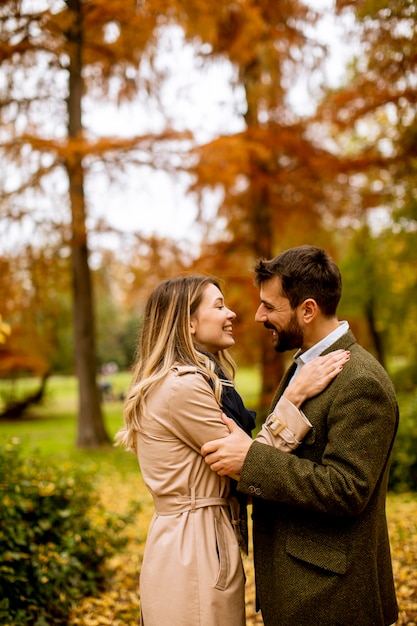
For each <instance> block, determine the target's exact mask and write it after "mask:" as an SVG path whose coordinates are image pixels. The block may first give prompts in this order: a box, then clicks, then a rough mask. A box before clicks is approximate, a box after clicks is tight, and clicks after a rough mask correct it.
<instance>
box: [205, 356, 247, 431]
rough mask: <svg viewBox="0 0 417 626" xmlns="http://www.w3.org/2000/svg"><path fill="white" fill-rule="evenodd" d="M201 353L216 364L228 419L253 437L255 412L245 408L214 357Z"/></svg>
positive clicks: (224, 409)
mask: <svg viewBox="0 0 417 626" xmlns="http://www.w3.org/2000/svg"><path fill="white" fill-rule="evenodd" d="M200 352H201V353H202V354H204V355H205V356H206V357H208V358H209V359H210V361H212V363H214V373H215V374H216V376H217V377H218V378H219V380H220V382H221V384H222V393H221V399H220V401H221V408H222V410H223V411H224V413H226V415H227V417H230V418H231V419H232V420H234V421H235V422H236V424H237V425H238V426H240V428H241V429H242V430H244V431H245V433H246V434H247V435H249V436H250V437H251V436H252V430H253V429H254V428H255V419H256V413H255V411H250V410H249V409H247V408H246V407H245V405H244V404H243V400H242V398H241V397H240V395H239V394H238V392H237V391H236V389H235V386H234V384H233V382H232V381H231V380H229V379H228V378H227V376H226V375H225V373H224V372H223V370H222V369H221V367H220V365H219V364H218V362H217V361H216V359H215V358H214V357H213V355H211V354H209V353H208V352H203V351H202V350H200ZM211 386H212V385H211Z"/></svg>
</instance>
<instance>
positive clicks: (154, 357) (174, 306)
mask: <svg viewBox="0 0 417 626" xmlns="http://www.w3.org/2000/svg"><path fill="white" fill-rule="evenodd" d="M210 284H213V285H215V286H216V287H217V288H218V289H219V290H220V291H222V289H221V287H220V284H219V281H218V280H217V279H216V278H214V277H211V276H198V275H192V276H183V277H179V278H170V279H168V280H164V281H163V282H162V283H160V284H159V285H158V286H157V287H156V288H155V289H154V291H153V292H152V293H151V295H150V296H149V298H148V301H147V303H146V306H145V311H144V315H143V322H142V329H141V332H140V337H139V342H138V346H137V351H136V361H135V364H134V366H133V371H132V379H131V383H130V387H129V391H128V395H127V399H126V402H125V405H124V410H123V417H124V426H123V427H122V428H121V430H119V432H118V433H117V434H116V437H115V439H116V444H123V445H124V446H125V447H126V449H127V450H129V451H131V452H133V453H136V433H137V432H138V430H139V429H140V422H141V419H142V418H143V417H144V415H145V414H146V399H147V397H148V396H149V394H150V393H151V392H152V391H153V389H154V388H155V387H156V385H158V383H159V382H160V381H161V380H162V379H163V378H164V377H165V376H166V375H167V374H168V372H169V371H170V370H171V368H172V367H173V366H174V365H178V364H180V365H195V366H196V367H198V368H199V370H200V371H201V372H202V374H203V375H204V376H205V377H206V378H207V380H208V381H209V382H210V383H211V386H212V388H213V390H214V395H215V397H216V400H217V401H218V403H219V405H220V398H221V392H222V385H221V382H220V379H219V378H218V376H217V375H216V374H215V363H213V361H212V360H211V359H210V358H209V357H208V356H207V355H206V354H204V353H203V352H200V351H199V350H198V346H195V345H194V343H193V340H192V335H191V326H190V318H191V317H192V315H193V314H194V313H195V312H196V311H197V309H198V307H199V306H200V304H201V300H202V297H203V292H204V290H205V288H206V287H207V285H210ZM216 360H217V362H218V364H219V365H220V367H221V369H222V371H223V372H224V373H225V374H226V375H227V376H229V377H230V379H231V380H233V378H234V375H235V363H234V361H233V359H232V358H231V356H230V355H229V354H228V353H227V351H226V350H220V351H219V352H218V354H216Z"/></svg>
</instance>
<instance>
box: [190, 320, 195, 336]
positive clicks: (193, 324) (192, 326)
mask: <svg viewBox="0 0 417 626" xmlns="http://www.w3.org/2000/svg"><path fill="white" fill-rule="evenodd" d="M190 332H191V334H192V335H195V323H194V320H190Z"/></svg>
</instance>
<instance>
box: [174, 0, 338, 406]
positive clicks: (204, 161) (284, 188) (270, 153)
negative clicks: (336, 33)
mask: <svg viewBox="0 0 417 626" xmlns="http://www.w3.org/2000/svg"><path fill="white" fill-rule="evenodd" d="M182 7H183V11H184V15H183V17H182V19H181V20H180V21H181V23H183V24H184V29H185V33H186V36H188V37H190V38H191V37H194V40H195V38H196V36H197V35H198V38H199V39H198V40H197V41H200V44H201V45H200V54H201V56H202V57H203V58H206V57H210V58H212V57H214V58H217V59H219V58H220V59H224V60H225V62H226V61H227V62H229V63H231V64H232V67H233V70H234V87H235V88H236V89H241V90H243V93H244V102H243V104H242V107H241V111H240V112H241V116H242V127H243V130H242V131H241V132H238V133H233V134H228V135H223V136H220V137H216V138H214V139H213V140H212V141H210V142H209V143H207V144H205V145H203V146H200V147H198V148H197V149H196V150H195V152H194V153H193V157H194V161H191V163H190V171H191V172H192V173H193V175H194V177H195V178H194V184H193V185H192V190H193V191H194V192H195V193H196V195H197V197H202V198H204V191H205V190H206V189H218V190H221V193H222V200H221V203H220V207H219V210H218V217H220V218H221V220H222V221H223V222H222V229H221V233H220V235H219V238H220V240H221V241H220V243H219V248H218V252H219V254H220V255H221V259H222V263H223V273H224V274H229V276H227V278H228V279H229V281H230V282H235V281H240V282H242V281H243V280H244V278H243V277H245V280H246V292H247V293H252V288H251V286H250V285H249V282H251V281H252V278H251V274H250V273H251V269H252V266H253V263H254V259H255V258H259V257H264V258H265V257H266V258H271V257H272V256H274V255H275V254H276V253H277V252H279V251H280V250H282V249H283V248H285V247H288V246H291V245H298V244H300V243H307V242H308V243H320V242H324V241H325V242H326V247H327V248H329V241H328V240H329V236H328V234H327V236H326V235H325V234H324V229H323V224H324V223H325V220H326V218H327V216H328V215H329V214H331V213H332V210H333V209H332V205H331V204H330V203H329V202H328V197H329V188H330V186H331V184H332V182H333V178H334V174H335V172H337V169H338V160H337V157H336V156H335V155H334V154H332V153H331V152H329V151H327V150H326V149H324V148H323V147H322V146H320V145H319V142H317V141H314V138H312V137H311V136H310V135H309V132H308V130H309V129H308V125H307V122H306V120H304V119H301V118H299V117H297V116H296V114H295V113H294V111H293V110H292V109H291V106H290V103H289V92H290V88H291V85H292V84H293V82H295V80H296V77H297V76H298V73H297V72H298V70H300V69H303V70H307V71H312V70H313V69H314V68H315V67H316V66H317V65H318V64H319V62H320V60H322V59H323V56H324V54H325V50H324V49H323V48H322V47H321V46H319V45H318V44H317V43H315V42H314V41H313V40H312V39H311V38H310V36H309V35H308V34H307V33H308V29H309V27H311V26H312V25H314V23H315V21H316V19H317V13H316V12H315V11H314V10H313V9H312V8H311V7H309V6H307V5H306V4H304V3H302V2H298V1H295V2H272V1H268V2H263V1H255V2H250V3H249V2H242V3H217V4H215V5H213V4H210V5H209V4H206V3H200V4H198V5H197V4H196V3H194V2H192V1H191V0H190V1H189V2H187V1H186V0H184V1H183V3H182ZM310 32H311V29H310ZM330 247H331V246H330ZM213 249H214V246H213V245H212V243H210V244H209V245H208V246H206V247H205V246H204V245H203V248H202V255H201V257H202V261H201V263H200V265H201V264H202V265H203V266H204V267H207V262H206V260H204V259H207V257H211V258H213V259H215V254H213ZM226 263H228V264H229V265H230V271H229V272H228V269H227V265H226ZM218 265H219V264H217V266H218ZM214 267H216V265H214ZM237 267H239V270H238V272H236V271H235V268H237ZM240 305H242V298H241V302H240ZM255 309H256V306H254V307H253V310H252V318H253V315H254V312H255ZM238 312H239V309H238ZM251 332H254V331H251ZM254 336H255V337H256V339H258V340H259V343H260V344H261V349H260V358H261V362H262V369H263V376H262V378H263V391H262V398H261V407H262V409H266V408H267V406H268V405H269V401H270V399H271V396H272V393H273V390H274V388H275V386H276V382H277V379H279V377H280V375H281V374H282V372H283V367H284V363H283V357H282V355H279V354H277V353H274V351H273V350H272V348H271V341H270V337H269V336H268V335H267V333H265V332H264V333H261V334H259V335H258V333H256V332H254ZM254 343H257V342H256V340H255V342H254ZM259 343H258V345H259ZM255 349H256V348H255ZM255 354H256V353H255ZM255 358H256V357H255Z"/></svg>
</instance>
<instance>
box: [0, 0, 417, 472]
mask: <svg viewBox="0 0 417 626" xmlns="http://www.w3.org/2000/svg"><path fill="white" fill-rule="evenodd" d="M416 21H417V15H416V5H415V3H414V2H413V1H412V0H396V1H395V2H388V0H372V1H371V0H361V1H355V0H352V1H350V0H340V1H336V2H331V1H330V0H308V2H307V0H306V1H305V2H301V1H298V0H291V2H289V1H288V2H287V1H282V2H276V1H272V0H271V1H267V0H262V1H261V0H259V1H258V0H252V1H250V2H249V1H245V0H236V1H234V2H231V1H230V2H229V1H222V2H207V1H205V0H198V1H197V0H171V1H170V2H167V1H165V0H112V2H103V1H102V0H66V1H65V2H64V1H63V0H21V1H16V0H10V1H7V0H6V1H3V2H2V3H1V5H0V24H1V47H0V116H1V125H0V164H1V172H2V174H1V180H0V217H1V221H0V264H1V265H0V315H1V318H0V322H1V330H0V340H1V342H2V343H1V344H0V376H1V379H2V387H1V389H2V396H1V397H2V399H1V403H2V404H1V411H2V414H3V419H14V420H17V419H19V418H20V417H21V416H23V415H25V413H27V411H30V410H31V409H32V408H33V406H34V405H35V404H36V403H37V402H39V400H40V399H41V398H45V390H46V389H47V388H48V382H49V380H52V378H53V377H54V376H68V377H70V376H74V377H75V378H76V381H77V397H78V404H77V409H76V413H77V423H78V426H77V436H76V441H75V442H74V443H76V444H77V446H78V447H80V448H94V447H97V446H100V445H101V444H103V443H105V442H108V441H109V439H110V437H109V434H108V432H107V431H106V425H105V423H104V420H103V411H102V405H103V402H105V400H106V394H107V395H108V394H109V393H110V392H112V393H117V395H118V397H119V399H122V397H123V394H124V393H125V391H126V388H125V386H122V387H119V388H117V389H116V390H115V389H114V385H113V384H112V382H111V376H112V375H114V374H115V373H116V372H127V371H128V370H129V367H130V366H131V363H132V359H133V356H134V352H135V349H136V341H137V332H138V329H139V328H140V323H141V314H142V309H143V306H144V301H145V299H146V296H147V294H148V293H149V292H150V290H151V289H152V288H153V287H154V286H155V285H156V284H157V282H158V281H160V280H161V279H163V278H165V277H168V276H174V275H178V274H181V273H187V272H199V273H205V274H206V273H209V274H215V275H216V276H218V277H220V278H221V279H222V280H224V290H225V294H226V300H227V303H228V306H230V307H231V308H232V309H234V310H235V311H236V312H237V314H238V317H237V322H236V332H235V335H236V348H235V350H234V357H235V359H236V361H237V363H238V366H239V367H240V368H242V371H243V370H244V369H245V368H251V369H252V371H253V372H256V376H257V377H258V378H257V380H258V382H259V389H258V392H257V396H256V399H254V400H253V404H254V405H256V406H254V408H256V409H257V410H258V412H259V415H260V419H262V416H263V415H264V414H265V411H266V410H267V408H268V403H269V400H270V398H271V392H272V390H273V389H274V387H275V385H276V382H277V380H278V379H279V377H280V375H281V373H282V371H283V369H284V367H285V366H286V363H285V362H284V358H288V357H283V356H282V355H277V354H274V353H273V351H272V350H271V346H270V337H269V335H268V333H265V331H264V329H263V328H262V327H258V325H256V324H255V322H254V319H253V318H254V313H255V310H256V308H257V303H258V290H257V289H256V288H255V287H254V285H253V278H252V267H253V264H254V261H255V259H257V258H259V257H266V258H271V257H272V256H274V255H275V254H277V253H279V252H280V251H282V250H283V249H285V248H287V247H290V246H294V245H300V244H305V243H308V244H314V245H319V246H322V247H324V248H326V250H328V251H329V252H330V253H331V255H332V256H333V257H334V259H335V260H336V262H337V263H338V264H339V266H340V268H341V270H342V275H343V279H344V292H343V300H342V303H341V306H340V310H339V316H340V318H341V319H345V318H346V319H348V320H349V323H350V325H351V327H352V329H353V331H354V333H355V335H356V337H357V339H358V341H359V342H361V343H362V344H363V345H364V346H365V347H366V348H367V349H368V350H370V351H371V352H373V353H374V354H375V356H376V357H377V358H378V359H379V360H380V361H381V363H382V364H383V365H384V366H385V367H386V368H387V370H388V371H389V373H390V374H391V376H392V378H393V379H394V382H395V384H396V388H397V391H398V393H399V394H404V395H403V396H401V397H404V398H405V400H404V403H405V404H404V406H405V409H404V413H405V414H406V415H407V416H409V417H408V418H407V420H408V421H407V424H408V426H407V433H406V435H405V440H406V441H407V442H408V441H409V440H410V438H411V439H413V438H417V434H416V428H417V427H416V425H415V406H416V401H415V395H416V385H417V375H416V373H417V365H416V351H417V344H416V341H415V335H416V331H417V316H416V309H417V299H416V282H417V273H416V267H417V265H416V258H417V228H416V227H417V191H416V184H415V182H416V177H417V149H416V146H417V118H416V112H417V110H416V100H417V72H416V59H417V57H416V49H417V29H416ZM28 378H29V379H30V380H31V382H32V386H29V388H28V387H27V380H28ZM22 380H24V381H26V382H25V383H23V382H22ZM126 384H127V383H126ZM25 385H26V386H25ZM241 392H242V394H243V396H245V389H244V388H243V389H241ZM108 397H109V396H108ZM410 407H411V408H410ZM404 423H405V422H404ZM407 445H408V444H407ZM416 448H417V446H416ZM410 454H411V453H410ZM415 454H416V453H415ZM415 462H417V459H415V458H414V459H413V460H412V462H411V463H410V465H413V464H414V463H415ZM416 467H417V465H416ZM413 471H414V470H413Z"/></svg>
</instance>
